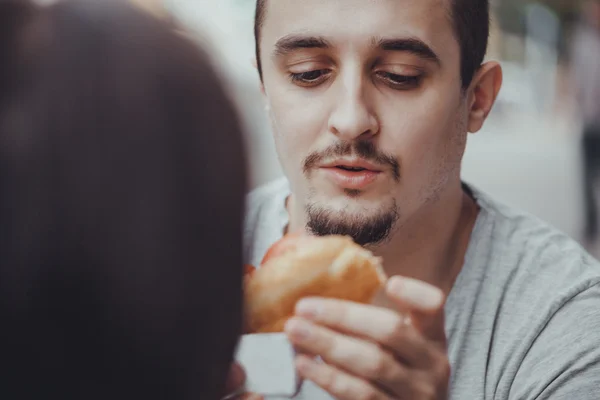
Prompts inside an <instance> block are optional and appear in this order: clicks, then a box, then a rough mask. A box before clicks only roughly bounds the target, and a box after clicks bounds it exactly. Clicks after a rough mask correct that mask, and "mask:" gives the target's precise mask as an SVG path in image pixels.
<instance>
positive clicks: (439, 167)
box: [381, 91, 462, 192]
mask: <svg viewBox="0 0 600 400" xmlns="http://www.w3.org/2000/svg"><path fill="white" fill-rule="evenodd" d="M457 99H459V95H458V94H457V97H456V99H452V97H451V96H448V94H445V95H444V96H440V95H439V94H438V92H433V91H430V92H429V93H424V94H422V95H421V97H420V98H418V99H412V101H411V100H407V99H403V104H398V103H397V102H396V104H395V106H394V108H393V109H388V113H390V115H391V117H390V118H389V121H390V122H389V123H387V124H386V125H387V127H388V128H389V129H388V132H390V131H391V133H390V134H388V135H386V134H385V132H384V134H383V135H382V138H381V141H382V147H383V148H384V149H385V148H386V147H387V148H395V149H397V153H398V157H399V159H400V162H401V167H402V171H401V173H402V180H403V185H402V186H407V187H411V188H413V189H416V188H418V187H421V186H430V185H432V184H433V183H432V182H433V181H435V180H439V175H440V174H443V173H444V171H446V170H450V169H451V168H450V167H449V166H448V165H449V163H450V161H451V160H452V159H453V158H457V156H458V155H457V154H455V153H457V150H456V148H459V147H460V144H456V138H457V137H461V135H462V133H460V132H459V130H460V124H459V113H458V109H459V108H458V107H459V104H460V103H459V101H458V100H457ZM398 110H402V111H401V112H398ZM458 158H460V156H458ZM446 166H448V167H446ZM409 192H412V190H411V191H409ZM415 192H419V190H415Z"/></svg>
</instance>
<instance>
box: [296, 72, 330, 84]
mask: <svg viewBox="0 0 600 400" xmlns="http://www.w3.org/2000/svg"><path fill="white" fill-rule="evenodd" d="M328 74H329V71H328V70H326V69H319V70H314V71H308V72H300V73H293V72H292V73H290V79H291V81H292V82H293V83H295V84H297V85H300V86H316V85H318V84H319V83H321V82H323V81H324V80H325V79H327V76H328Z"/></svg>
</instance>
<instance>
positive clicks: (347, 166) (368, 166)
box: [321, 160, 382, 172]
mask: <svg viewBox="0 0 600 400" xmlns="http://www.w3.org/2000/svg"><path fill="white" fill-rule="evenodd" d="M321 168H338V169H342V170H347V171H364V170H366V171H371V172H382V169H381V168H380V167H378V166H377V165H375V164H372V163H370V162H368V161H366V160H336V161H332V162H330V163H326V164H324V165H322V166H321Z"/></svg>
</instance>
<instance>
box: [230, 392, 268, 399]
mask: <svg viewBox="0 0 600 400" xmlns="http://www.w3.org/2000/svg"><path fill="white" fill-rule="evenodd" d="M236 400H265V398H264V397H263V396H261V395H259V394H254V393H246V394H244V395H242V396H241V397H238V398H237V399H236Z"/></svg>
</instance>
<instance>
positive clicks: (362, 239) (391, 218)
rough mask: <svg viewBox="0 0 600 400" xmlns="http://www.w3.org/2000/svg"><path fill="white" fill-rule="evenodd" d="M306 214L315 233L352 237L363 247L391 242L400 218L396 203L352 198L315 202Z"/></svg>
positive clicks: (311, 229) (307, 209)
mask: <svg viewBox="0 0 600 400" xmlns="http://www.w3.org/2000/svg"><path fill="white" fill-rule="evenodd" d="M305 211H306V214H307V221H308V228H309V230H310V231H312V233H314V234H316V235H318V236H325V235H345V236H350V237H352V238H353V239H354V241H355V242H356V243H358V244H360V245H362V246H368V245H377V244H380V243H383V242H385V241H386V240H388V239H389V237H390V235H391V234H392V232H393V231H394V230H395V228H396V225H397V221H398V220H399V217H400V215H399V210H398V208H397V206H396V202H395V201H394V200H393V199H388V200H387V201H382V200H381V199H380V200H379V201H377V202H373V201H363V200H360V199H354V198H349V197H335V198H331V199H324V198H322V197H321V198H319V199H318V200H317V199H316V198H313V199H312V200H311V201H309V202H308V203H307V206H306V209H305Z"/></svg>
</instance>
